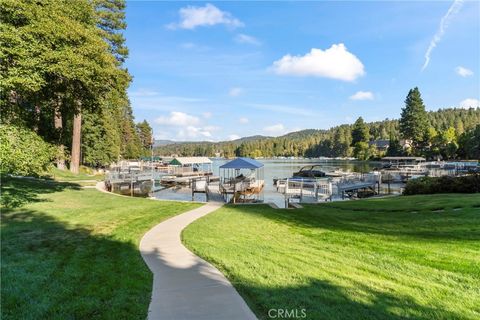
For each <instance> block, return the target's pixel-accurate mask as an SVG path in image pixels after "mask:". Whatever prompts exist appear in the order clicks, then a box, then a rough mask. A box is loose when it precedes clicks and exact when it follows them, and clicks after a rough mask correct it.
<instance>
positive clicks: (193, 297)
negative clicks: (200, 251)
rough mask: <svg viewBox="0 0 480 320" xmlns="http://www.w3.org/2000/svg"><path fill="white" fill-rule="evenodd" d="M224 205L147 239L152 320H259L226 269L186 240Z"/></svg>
mask: <svg viewBox="0 0 480 320" xmlns="http://www.w3.org/2000/svg"><path fill="white" fill-rule="evenodd" d="M222 205H223V204H222V203H207V204H206V205H204V206H202V207H200V208H198V209H195V210H191V211H188V212H186V213H183V214H180V215H178V216H175V217H173V218H170V219H168V220H166V221H164V222H162V223H160V224H158V225H156V226H155V227H153V228H152V229H151V230H150V231H148V232H147V233H146V234H145V235H144V236H143V238H142V240H141V241H140V252H141V253H142V257H143V259H144V260H145V262H146V263H147V265H148V267H149V268H150V270H151V271H152V273H153V292H152V300H151V302H150V306H149V308H148V319H150V320H161V319H186V320H190V319H205V320H214V319H222V320H223V319H231V320H235V319H239V320H240V319H241V320H245V319H246V320H248V319H256V317H255V315H254V314H253V312H252V311H251V310H250V308H249V307H248V306H247V304H246V303H245V301H243V299H242V297H241V296H240V295H239V294H238V292H237V291H236V290H235V288H234V287H233V286H232V284H231V283H230V282H229V281H228V280H227V279H226V278H225V277H224V276H223V275H222V274H221V273H220V271H218V270H217V269H216V268H215V267H214V266H212V265H211V264H210V263H208V262H206V261H205V260H203V259H201V258H199V257H198V256H196V255H194V254H193V253H192V252H190V251H189V250H188V249H187V248H185V247H184V246H183V245H182V242H181V239H180V233H181V232H182V230H183V229H184V228H185V227H186V226H188V225H189V224H190V223H191V222H193V221H195V220H197V219H198V218H200V217H203V216H204V215H207V214H209V213H210V212H212V211H214V210H216V209H218V208H220V207H221V206H222Z"/></svg>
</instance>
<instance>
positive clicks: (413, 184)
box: [403, 174, 480, 195]
mask: <svg viewBox="0 0 480 320" xmlns="http://www.w3.org/2000/svg"><path fill="white" fill-rule="evenodd" d="M476 192H480V174H474V175H468V176H462V177H450V176H444V177H438V178H431V177H422V178H418V179H413V180H410V181H408V182H407V185H406V186H405V190H404V191H403V194H405V195H414V194H434V193H476Z"/></svg>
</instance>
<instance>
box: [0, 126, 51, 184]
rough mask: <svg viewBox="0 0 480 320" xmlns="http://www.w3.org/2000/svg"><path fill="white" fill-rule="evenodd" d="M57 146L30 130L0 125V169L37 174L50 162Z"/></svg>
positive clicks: (21, 173) (43, 170) (42, 171)
mask: <svg viewBox="0 0 480 320" xmlns="http://www.w3.org/2000/svg"><path fill="white" fill-rule="evenodd" d="M56 153H57V148H55V147H54V146H52V145H51V144H49V143H47V142H45V141H44V140H43V139H42V138H41V137H40V136H38V135H37V134H36V133H35V132H33V131H32V130H29V129H26V128H20V127H17V126H12V125H4V124H2V125H0V171H1V172H2V173H10V174H16V175H22V176H29V175H32V176H39V175H41V174H42V173H44V172H45V171H46V170H47V169H48V167H49V166H50V165H51V164H52V161H53V160H54V159H55V156H56Z"/></svg>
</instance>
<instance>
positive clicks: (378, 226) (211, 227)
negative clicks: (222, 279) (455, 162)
mask: <svg viewBox="0 0 480 320" xmlns="http://www.w3.org/2000/svg"><path fill="white" fill-rule="evenodd" d="M438 210H443V211H438ZM183 240H184V243H185V244H186V245H187V246H188V247H189V248H191V249H192V250H193V251H194V252H196V253H197V254H199V255H200V256H202V257H204V258H205V259H207V260H208V261H211V262H212V263H213V264H214V265H216V266H217V267H218V268H219V269H220V270H222V271H223V272H224V273H225V274H226V275H227V277H228V278H229V279H230V280H231V281H232V282H233V283H234V285H235V287H236V288H237V289H238V290H239V292H240V293H241V294H242V296H243V297H244V298H245V299H246V300H247V302H248V304H249V305H250V306H251V308H252V309H253V310H254V312H255V313H256V314H257V316H259V317H260V318H268V310H269V309H270V308H282V309H292V308H293V309H302V308H305V309H306V313H307V317H308V318H309V319H387V318H388V319H409V318H415V319H478V318H479V317H480V304H479V303H478V302H479V301H480V196H478V195H435V196H411V197H397V198H388V199H372V200H365V201H350V202H342V203H338V202H337V203H335V202H334V203H329V204H325V205H317V206H313V205H312V206H308V207H306V208H304V209H301V210H274V209H271V208H269V207H267V206H237V207H232V206H228V207H224V208H222V209H220V210H218V211H217V212H214V213H212V214H210V215H208V216H206V217H204V218H202V219H200V220H198V221H197V222H195V223H193V224H192V225H190V226H189V227H188V228H187V229H186V230H184V233H183Z"/></svg>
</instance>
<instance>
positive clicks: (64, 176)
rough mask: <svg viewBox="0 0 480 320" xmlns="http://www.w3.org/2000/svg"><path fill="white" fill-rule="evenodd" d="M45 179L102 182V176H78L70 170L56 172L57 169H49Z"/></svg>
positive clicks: (81, 174) (84, 174)
mask: <svg viewBox="0 0 480 320" xmlns="http://www.w3.org/2000/svg"><path fill="white" fill-rule="evenodd" d="M46 176H47V177H50V178H53V179H55V180H56V181H61V182H77V183H81V182H82V181H94V180H95V181H102V180H103V179H104V175H103V174H97V175H93V174H87V173H85V172H80V173H78V174H75V173H72V172H70V170H58V169H57V168H55V167H54V168H51V169H50V171H49V172H48V173H46ZM93 185H94V183H93Z"/></svg>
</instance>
